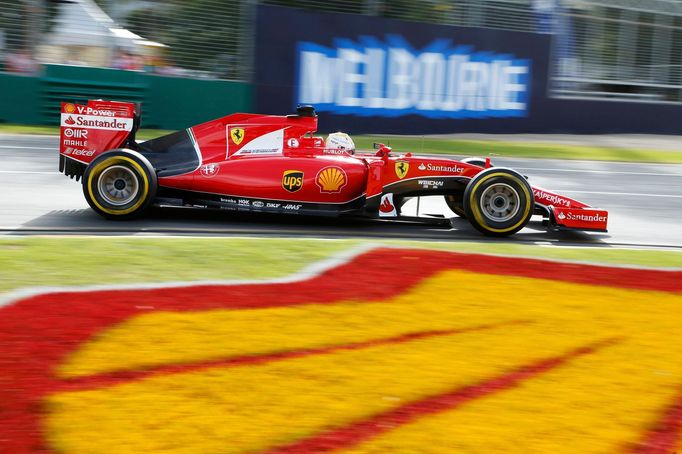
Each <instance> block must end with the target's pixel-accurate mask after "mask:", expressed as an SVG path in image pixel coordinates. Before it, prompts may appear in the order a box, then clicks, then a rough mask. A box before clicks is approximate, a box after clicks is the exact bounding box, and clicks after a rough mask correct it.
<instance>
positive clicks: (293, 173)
mask: <svg viewBox="0 0 682 454" xmlns="http://www.w3.org/2000/svg"><path fill="white" fill-rule="evenodd" d="M282 187H283V188H284V189H286V190H287V191H289V192H296V191H298V190H299V189H301V188H302V187H303V172H301V171H300V170H285V171H284V174H283V175H282Z"/></svg>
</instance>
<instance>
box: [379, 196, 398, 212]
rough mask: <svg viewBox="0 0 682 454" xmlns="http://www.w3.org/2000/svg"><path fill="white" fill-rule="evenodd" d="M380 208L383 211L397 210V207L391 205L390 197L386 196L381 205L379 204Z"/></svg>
mask: <svg viewBox="0 0 682 454" xmlns="http://www.w3.org/2000/svg"><path fill="white" fill-rule="evenodd" d="M379 210H381V212H382V213H390V212H392V211H393V210H395V207H394V206H393V205H391V202H390V201H389V200H388V198H385V199H384V201H383V202H382V203H381V205H379Z"/></svg>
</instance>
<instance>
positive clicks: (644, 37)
mask: <svg viewBox="0 0 682 454" xmlns="http://www.w3.org/2000/svg"><path fill="white" fill-rule="evenodd" d="M259 3H264V4H270V5H279V6H289V7H295V8H302V9H308V10H315V11H328V12H339V13H354V14H362V15H369V16H381V17H386V18H393V19H402V20H409V21H422V22H430V23H438V24H442V25H457V26H471V27H485V28H494V29H502V30H516V31H532V32H538V33H547V34H551V35H552V37H553V48H552V49H553V50H552V60H551V70H550V83H549V85H548V86H549V94H550V95H551V96H553V97H559V98H574V99H616V100H637V101H649V102H673V103H682V63H681V62H682V2H677V1H669V0H611V1H608V2H605V1H603V0H329V1H324V0H233V1H224V0H63V1H60V2H55V1H48V0H0V62H1V63H0V64H1V65H2V68H4V70H5V71H7V72H14V73H24V74H35V73H40V71H41V69H40V68H41V65H42V64H45V63H48V64H71V65H84V66H97V67H111V68H118V69H132V70H144V71H146V72H148V73H152V74H159V75H167V76H182V77H189V78H195V79H231V80H239V81H251V80H252V78H253V55H254V51H255V50H254V48H253V42H254V41H253V37H254V23H255V18H254V16H255V14H256V7H257V6H258V4H259ZM348 20H349V21H351V20H352V18H351V17H349V19H348ZM282 27H287V24H282Z"/></svg>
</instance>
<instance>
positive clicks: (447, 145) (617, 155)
mask: <svg viewBox="0 0 682 454" xmlns="http://www.w3.org/2000/svg"><path fill="white" fill-rule="evenodd" d="M170 132H172V131H165V130H161V129H141V130H139V131H138V133H137V138H138V139H140V140H149V139H153V138H156V137H159V136H162V135H165V134H168V133H170ZM0 133H5V134H47V135H57V134H59V128H58V127H53V126H24V125H12V124H0ZM353 140H354V141H355V144H356V146H357V148H358V149H361V150H371V149H372V145H373V144H374V142H381V143H385V144H386V145H389V144H390V146H391V147H393V149H394V150H395V151H396V152H401V153H402V152H412V153H416V154H421V153H424V154H450V155H456V156H457V155H458V156H484V157H485V156H491V157H492V158H493V159H494V158H495V156H501V157H507V158H546V159H547V158H552V159H580V160H588V161H589V160H592V161H621V162H653V163H661V164H680V163H682V151H679V152H678V151H664V150H649V149H635V148H618V147H590V146H586V145H564V144H556V143H546V144H545V143H535V142H504V141H498V140H458V139H441V138H433V137H425V138H422V137H414V136H391V135H386V136H355V137H353Z"/></svg>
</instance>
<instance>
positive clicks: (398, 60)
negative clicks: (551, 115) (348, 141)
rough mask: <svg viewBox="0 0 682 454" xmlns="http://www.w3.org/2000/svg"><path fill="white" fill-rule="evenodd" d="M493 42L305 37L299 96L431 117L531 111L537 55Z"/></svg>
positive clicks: (350, 110) (364, 110) (351, 109)
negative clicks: (328, 43) (524, 55)
mask: <svg viewBox="0 0 682 454" xmlns="http://www.w3.org/2000/svg"><path fill="white" fill-rule="evenodd" d="M489 50H490V49H474V48H473V46H468V45H459V44H457V45H455V44H453V43H452V41H451V40H449V39H439V40H436V41H433V42H432V43H431V44H429V45H428V46H426V47H424V48H423V49H421V50H415V49H414V48H413V47H412V46H411V45H410V44H409V43H408V42H407V41H406V40H405V39H404V38H402V37H401V36H396V35H388V36H387V37H386V40H385V41H381V40H379V39H377V38H374V37H361V38H360V39H359V41H358V42H354V41H352V40H350V39H336V40H335V41H334V46H333V47H325V46H321V45H319V44H316V43H312V42H300V43H299V44H298V49H297V59H298V68H299V73H298V82H297V83H298V85H297V95H296V101H297V102H298V103H300V104H314V105H315V107H316V108H317V110H320V111H329V112H334V113H339V114H344V113H345V114H356V115H380V116H381V115H383V116H400V115H408V114H418V115H422V116H426V117H431V118H488V117H524V116H526V115H527V109H528V99H529V96H530V86H529V80H530V75H531V62H530V60H527V59H519V58H517V57H515V56H513V55H510V54H495V53H493V52H489Z"/></svg>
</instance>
